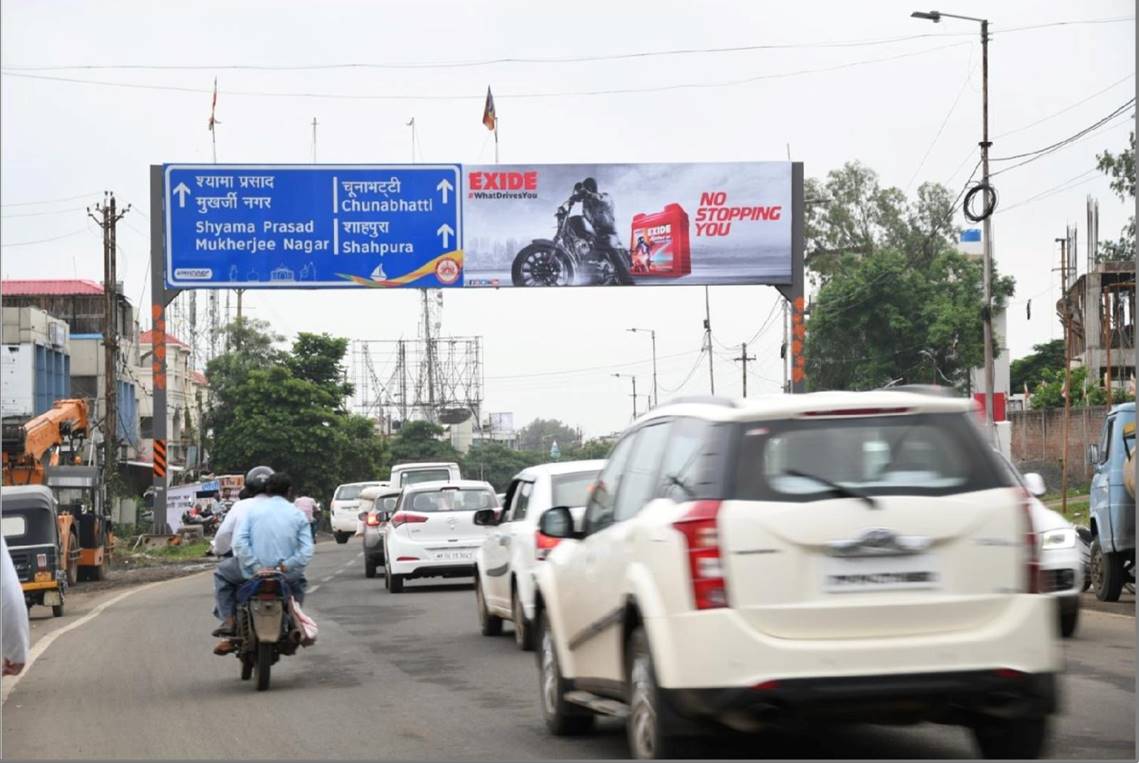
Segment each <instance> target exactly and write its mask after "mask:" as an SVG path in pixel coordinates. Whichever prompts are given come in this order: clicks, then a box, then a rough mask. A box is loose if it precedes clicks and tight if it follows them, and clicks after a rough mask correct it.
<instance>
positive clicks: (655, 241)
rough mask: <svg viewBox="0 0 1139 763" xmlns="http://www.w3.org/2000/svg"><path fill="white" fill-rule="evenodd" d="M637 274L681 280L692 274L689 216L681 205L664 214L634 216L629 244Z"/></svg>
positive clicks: (667, 207)
mask: <svg viewBox="0 0 1139 763" xmlns="http://www.w3.org/2000/svg"><path fill="white" fill-rule="evenodd" d="M629 252H630V253H631V254H632V258H633V269H632V272H633V275H635V276H657V277H660V278H679V277H680V276H686V275H688V274H689V273H691V272H692V254H691V250H690V249H689V245H688V214H687V213H686V212H685V211H684V210H683V209H682V208H681V207H680V205H679V204H669V205H668V206H666V207H665V208H664V209H663V210H662V211H660V212H653V213H651V214H645V213H643V212H642V213H638V214H637V215H636V216H634V217H633V235H632V240H631V242H630V244H629Z"/></svg>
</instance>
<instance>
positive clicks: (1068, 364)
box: [1056, 236, 1072, 514]
mask: <svg viewBox="0 0 1139 763" xmlns="http://www.w3.org/2000/svg"><path fill="white" fill-rule="evenodd" d="M1056 241H1058V242H1059V244H1060V283H1061V284H1063V288H1064V296H1063V297H1061V300H1060V302H1061V304H1062V305H1063V310H1064V314H1063V320H1064V427H1063V432H1064V434H1063V440H1064V442H1063V445H1062V446H1061V456H1060V513H1061V514H1067V513H1068V414H1069V413H1070V412H1071V408H1072V303H1071V300H1070V298H1069V296H1068V238H1067V236H1065V237H1064V238H1058V239H1056Z"/></svg>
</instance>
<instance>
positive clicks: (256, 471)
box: [245, 466, 273, 495]
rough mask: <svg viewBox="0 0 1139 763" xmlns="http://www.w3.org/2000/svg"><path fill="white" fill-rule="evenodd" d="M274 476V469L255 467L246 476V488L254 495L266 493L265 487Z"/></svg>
mask: <svg viewBox="0 0 1139 763" xmlns="http://www.w3.org/2000/svg"><path fill="white" fill-rule="evenodd" d="M272 475H273V470H272V468H270V467H268V466H255V467H253V468H252V469H250V470H249V471H248V472H247V473H246V475H245V487H246V488H248V490H249V492H250V493H252V494H253V495H257V494H258V493H263V492H265V485H266V483H268V482H269V477H271V476H272Z"/></svg>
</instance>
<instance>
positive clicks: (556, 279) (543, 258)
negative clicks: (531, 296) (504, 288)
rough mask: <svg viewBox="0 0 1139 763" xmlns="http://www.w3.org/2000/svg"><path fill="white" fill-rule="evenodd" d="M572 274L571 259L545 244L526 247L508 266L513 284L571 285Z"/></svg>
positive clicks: (573, 274)
mask: <svg viewBox="0 0 1139 763" xmlns="http://www.w3.org/2000/svg"><path fill="white" fill-rule="evenodd" d="M535 270H537V272H535ZM574 276H575V273H574V266H573V261H572V260H570V258H569V257H567V256H566V255H565V254H564V253H563V252H560V251H558V250H557V249H556V248H554V247H551V246H548V245H546V244H531V245H530V246H528V247H526V248H525V249H523V250H522V251H521V252H519V253H518V255H517V256H516V257H515V258H514V264H513V265H512V266H511V268H510V277H511V281H512V282H513V283H514V285H515V286H572V285H573V281H574Z"/></svg>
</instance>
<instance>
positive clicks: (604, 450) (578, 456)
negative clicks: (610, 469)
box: [563, 439, 613, 461]
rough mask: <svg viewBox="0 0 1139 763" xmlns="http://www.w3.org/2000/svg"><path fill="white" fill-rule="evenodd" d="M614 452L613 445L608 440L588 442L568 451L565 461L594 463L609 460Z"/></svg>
mask: <svg viewBox="0 0 1139 763" xmlns="http://www.w3.org/2000/svg"><path fill="white" fill-rule="evenodd" d="M611 450H613V443H611V442H609V441H607V440H597V439H593V440H586V441H585V442H583V443H582V444H581V445H579V446H577V447H575V448H573V449H571V450H569V451H566V452H565V453H564V455H563V460H564V461H593V460H595V459H598V458H609V451H611Z"/></svg>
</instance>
